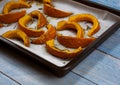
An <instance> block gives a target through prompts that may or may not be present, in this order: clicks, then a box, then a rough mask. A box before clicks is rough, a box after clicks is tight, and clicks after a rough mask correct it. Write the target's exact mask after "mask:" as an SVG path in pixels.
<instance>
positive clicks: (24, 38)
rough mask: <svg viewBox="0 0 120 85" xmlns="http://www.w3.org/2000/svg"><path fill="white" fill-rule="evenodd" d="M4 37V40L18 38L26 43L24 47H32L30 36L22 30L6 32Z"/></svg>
mask: <svg viewBox="0 0 120 85" xmlns="http://www.w3.org/2000/svg"><path fill="white" fill-rule="evenodd" d="M2 37H4V38H10V39H11V38H14V39H15V38H17V39H21V40H22V41H23V42H24V45H25V46H27V47H29V46H30V41H29V38H28V36H27V35H26V34H25V33H24V32H23V31H21V30H18V29H16V30H9V31H7V32H5V33H4V34H2Z"/></svg>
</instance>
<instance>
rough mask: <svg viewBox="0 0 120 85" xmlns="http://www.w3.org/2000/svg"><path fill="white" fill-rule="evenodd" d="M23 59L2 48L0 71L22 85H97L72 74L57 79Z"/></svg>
mask: <svg viewBox="0 0 120 85" xmlns="http://www.w3.org/2000/svg"><path fill="white" fill-rule="evenodd" d="M11 50H12V49H11ZM22 57H24V56H20V55H18V54H15V53H14V52H12V51H9V50H7V49H5V48H3V47H1V46H0V70H1V71H2V72H4V73H6V74H7V75H8V76H10V77H12V78H13V79H14V80H16V81H18V82H19V83H21V84H22V85H96V84H95V83H94V82H91V81H89V80H87V79H84V78H82V77H80V76H78V75H76V74H74V73H72V72H70V73H69V74H68V75H66V76H65V77H62V78H58V77H55V76H53V75H52V74H51V73H49V72H48V71H46V70H45V69H43V68H41V66H40V65H37V64H35V63H33V62H32V61H30V60H28V59H25V58H22Z"/></svg>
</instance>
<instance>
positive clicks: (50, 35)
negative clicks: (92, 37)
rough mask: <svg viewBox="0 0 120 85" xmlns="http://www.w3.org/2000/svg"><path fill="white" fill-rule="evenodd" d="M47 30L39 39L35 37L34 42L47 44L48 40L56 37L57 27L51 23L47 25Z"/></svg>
mask: <svg viewBox="0 0 120 85" xmlns="http://www.w3.org/2000/svg"><path fill="white" fill-rule="evenodd" d="M46 27H47V29H48V30H47V32H45V33H44V34H43V35H41V36H40V37H38V38H37V39H33V40H32V43H34V44H45V43H46V41H48V40H51V39H54V38H55V37H56V29H55V27H54V26H52V25H51V24H48V25H47V26H46Z"/></svg>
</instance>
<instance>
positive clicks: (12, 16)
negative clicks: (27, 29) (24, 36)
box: [0, 10, 26, 24]
mask: <svg viewBox="0 0 120 85" xmlns="http://www.w3.org/2000/svg"><path fill="white" fill-rule="evenodd" d="M25 14H26V11H25V10H22V11H20V12H13V13H9V14H0V22H2V23H5V24H10V23H14V22H17V21H18V20H19V19H20V18H21V17H23V16H24V15H25ZM16 15H17V16H16Z"/></svg>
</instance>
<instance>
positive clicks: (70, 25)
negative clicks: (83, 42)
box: [56, 20, 84, 38]
mask: <svg viewBox="0 0 120 85" xmlns="http://www.w3.org/2000/svg"><path fill="white" fill-rule="evenodd" d="M56 29H57V31H62V30H67V29H73V30H76V31H77V34H76V37H78V38H80V37H84V30H83V29H82V27H81V26H80V25H79V24H78V23H76V22H69V21H65V20H62V21H59V22H58V23H57V27H56Z"/></svg>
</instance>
